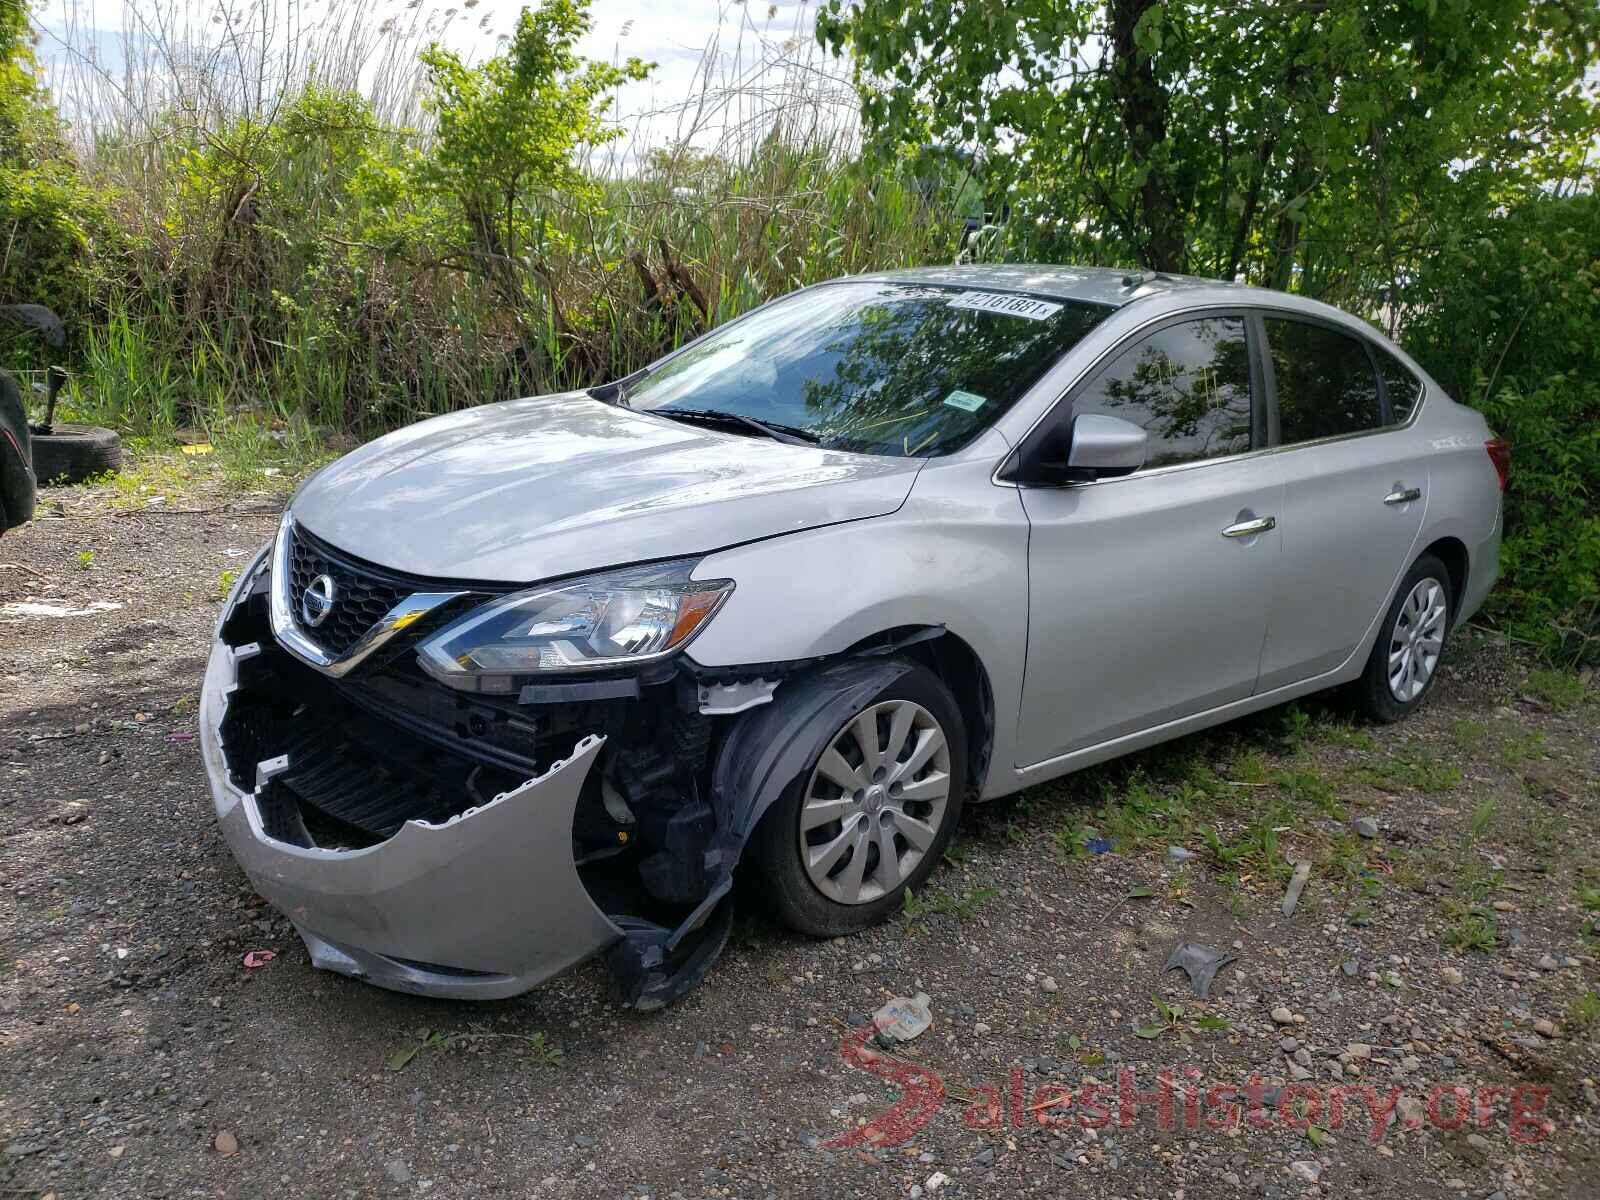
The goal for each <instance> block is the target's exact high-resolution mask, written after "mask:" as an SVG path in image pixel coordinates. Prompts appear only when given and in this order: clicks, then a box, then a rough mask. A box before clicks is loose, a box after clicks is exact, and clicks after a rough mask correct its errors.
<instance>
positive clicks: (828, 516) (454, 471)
mask: <svg viewBox="0 0 1600 1200" xmlns="http://www.w3.org/2000/svg"><path fill="white" fill-rule="evenodd" d="M920 466H921V460H919V459H909V458H891V457H885V456H880V455H865V454H846V453H842V452H840V451H836V450H823V449H818V448H814V447H811V446H791V445H786V444H784V443H781V442H776V441H767V440H765V439H760V438H750V437H745V436H742V435H738V434H728V433H723V432H721V431H719V430H715V429H707V428H705V427H702V426H695V425H686V424H682V423H679V422H676V421H672V420H669V419H667V418H665V417H655V416H648V415H646V414H644V413H642V412H633V411H631V410H629V409H626V408H620V407H617V406H615V405H611V404H605V403H602V402H601V401H599V400H595V399H593V398H592V397H590V396H588V395H586V394H584V393H581V392H579V393H572V394H565V395H557V396H542V397H535V398H532V399H527V400H513V401H509V402H507V403H504V404H491V405H485V406H483V407H481V408H471V409H466V410H464V411H462V412H458V413H452V414H450V415H449V416H444V417H437V418H435V419H433V420H430V421H423V422H421V423H419V424H416V425H411V426H408V427H407V428H405V429H401V430H398V431H396V432H394V433H391V434H389V435H387V436H386V437H382V438H379V439H378V440H377V441H375V442H372V443H370V444H368V445H366V446H363V447H362V448H361V449H359V450H357V451H355V452H354V453H352V454H349V455H346V456H345V457H344V458H342V459H340V460H339V461H338V462H336V463H334V464H332V465H331V466H329V467H325V468H324V469H323V470H322V471H320V472H318V473H317V474H316V475H315V476H313V477H312V478H311V479H310V480H308V481H307V482H306V483H305V484H304V485H303V486H302V487H301V489H300V491H299V492H298V493H297V494H296V496H295V498H294V500H293V501H292V503H291V510H292V511H293V513H294V516H295V520H296V521H298V522H299V523H300V524H302V525H304V526H305V527H306V528H307V529H309V530H310V531H311V532H312V533H314V534H315V535H317V536H318V537H320V538H322V539H323V540H324V541H327V542H329V543H330V544H332V545H334V546H336V547H338V548H340V549H342V550H345V551H346V552H348V553H350V554H353V555H356V556H357V557H359V558H364V559H366V560H368V561H369V562H374V563H377V564H379V565H381V566H386V567H390V568H392V569H394V570H397V571H404V572H407V573H409V574H414V575H428V576H437V577H441V578H448V579H459V580H483V581H495V582H511V583H531V582H534V581H537V580H541V579H549V578H553V577H555V576H559V575H570V574H573V573H575V572H579V571H589V570H595V569H598V568H601V567H607V566H615V565H620V564H625V563H633V562H643V561H648V560H651V559H663V558H676V557H681V556H687V555H692V554H698V553H702V552H705V551H709V550H716V549H720V548H722V547H724V546H732V545H737V544H738V543H741V542H749V541H754V540H757V539H759V538H768V537H773V536H775V535H777V534H782V533H794V532H796V531H798V530H802V529H812V528H815V527H817V526H819V525H831V524H835V523H837V522H840V521H854V520H859V519H861V518H863V517H874V516H880V515H883V514H885V513H891V512H893V511H894V510H895V509H897V508H899V507H900V505H901V504H903V503H904V502H905V498H906V495H907V493H909V491H910V490H911V484H912V481H913V480H915V478H916V475H917V470H918V468H919V467H920Z"/></svg>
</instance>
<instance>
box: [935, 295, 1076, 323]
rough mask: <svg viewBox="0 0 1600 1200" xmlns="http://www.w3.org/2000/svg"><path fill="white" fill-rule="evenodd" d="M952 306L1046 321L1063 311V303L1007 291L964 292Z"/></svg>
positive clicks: (955, 299) (956, 298)
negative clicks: (1052, 302) (1012, 293)
mask: <svg viewBox="0 0 1600 1200" xmlns="http://www.w3.org/2000/svg"><path fill="white" fill-rule="evenodd" d="M950 307H951V308H975V309H978V310H979V311H980V312H997V313H1005V314H1006V315H1007V316H1008V317H1026V318H1028V320H1030V321H1046V320H1049V319H1050V318H1051V317H1053V316H1055V315H1056V314H1057V313H1058V312H1060V311H1061V305H1059V304H1051V303H1050V302H1049V301H1047V300H1035V299H1034V298H1033V297H1032V296H1014V295H1008V294H1007V293H1005V292H962V293H961V294H960V295H959V296H957V297H955V298H954V299H953V300H951V301H950Z"/></svg>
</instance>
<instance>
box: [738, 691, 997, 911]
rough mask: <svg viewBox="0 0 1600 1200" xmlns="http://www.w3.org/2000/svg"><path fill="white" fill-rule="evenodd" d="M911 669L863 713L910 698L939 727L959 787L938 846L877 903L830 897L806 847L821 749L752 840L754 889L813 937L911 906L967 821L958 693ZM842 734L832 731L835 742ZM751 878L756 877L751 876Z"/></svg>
mask: <svg viewBox="0 0 1600 1200" xmlns="http://www.w3.org/2000/svg"><path fill="white" fill-rule="evenodd" d="M906 665H907V666H908V668H909V669H908V671H907V672H906V674H904V675H902V676H901V677H900V678H899V679H897V680H895V681H894V682H893V683H891V684H889V685H888V686H887V687H885V688H884V689H883V690H882V691H880V692H879V693H878V694H877V695H875V696H873V697H872V699H871V700H869V701H868V702H867V703H865V704H863V705H862V706H861V708H860V709H859V710H858V712H865V711H866V710H867V709H869V708H871V707H873V706H874V705H878V704H883V703H885V702H887V701H891V700H909V701H912V702H913V703H915V704H917V705H920V706H921V707H922V708H923V709H925V710H926V711H927V712H928V714H930V715H931V716H932V718H933V719H934V721H935V722H937V724H938V726H939V727H940V730H941V731H942V732H943V734H944V737H945V743H946V746H947V747H948V753H949V770H950V785H951V786H950V791H949V795H948V797H947V799H946V800H945V806H944V814H943V818H942V820H940V822H939V824H938V826H937V828H936V831H935V837H934V839H933V841H932V843H931V845H930V846H929V848H928V849H927V850H926V851H924V852H923V853H922V857H921V859H920V861H918V862H917V863H916V865H915V866H914V867H913V868H912V870H911V871H910V872H909V873H908V874H907V876H906V877H905V878H904V879H903V880H901V882H900V883H899V885H898V886H896V887H894V888H892V889H890V890H888V891H886V892H885V893H884V894H883V895H881V896H879V897H878V898H876V899H874V900H870V901H867V902H865V903H858V904H844V903H840V902H839V901H837V900H834V899H832V898H830V897H828V896H826V895H824V894H823V893H822V892H821V891H820V890H819V889H818V886H817V885H816V884H815V883H813V882H812V881H811V878H810V876H809V875H808V874H807V873H806V867H805V864H804V862H802V860H801V852H800V846H799V836H800V835H799V826H800V810H801V806H802V804H803V802H804V799H805V797H806V794H807V789H808V788H809V786H810V783H811V778H812V774H813V772H814V771H815V770H816V766H817V761H818V760H819V759H820V758H821V756H822V753H823V751H819V752H818V755H817V756H816V758H814V759H813V760H812V761H811V762H810V763H809V764H807V767H806V769H805V771H804V772H802V773H801V775H800V777H799V778H798V779H796V781H795V782H794V783H793V784H792V785H791V786H790V787H789V788H788V789H787V790H785V792H784V793H783V795H782V796H781V797H780V798H779V799H778V800H777V801H776V802H775V803H774V804H773V805H772V807H771V808H770V809H768V810H767V812H766V814H765V816H763V817H762V820H761V824H760V825H759V826H758V827H757V828H756V831H755V834H754V836H753V837H752V838H751V840H750V845H749V847H748V855H747V857H748V858H749V860H750V861H751V863H752V865H754V866H755V867H756V869H757V871H756V874H755V878H754V880H753V885H754V889H755V890H757V891H759V892H760V893H762V895H763V898H764V899H765V900H766V901H767V903H768V904H769V905H770V907H771V908H772V910H773V912H774V913H775V915H776V916H777V917H778V918H779V919H780V920H782V921H783V922H784V923H785V924H786V925H788V926H790V927H791V928H793V929H796V930H798V931H799V932H801V933H806V934H810V935H811V936H813V937H836V936H838V935H840V934H846V933H856V932H859V931H860V930H862V929H866V928H868V927H870V926H872V925H876V924H878V923H879V922H881V921H883V920H885V919H886V918H888V917H890V916H892V915H893V914H894V913H896V912H899V911H900V909H901V907H902V906H903V905H904V903H905V893H906V891H907V890H911V891H915V890H917V889H918V888H920V887H921V885H922V882H923V880H925V879H926V878H927V877H928V875H929V874H930V873H931V872H932V871H933V869H934V868H935V867H936V866H938V865H939V860H940V859H941V858H943V857H944V851H945V847H946V846H947V845H949V843H950V838H951V837H952V836H953V835H954V833H955V828H956V823H957V822H958V821H959V820H960V818H961V802H962V798H963V796H964V794H965V792H966V777H967V776H966V770H967V735H966V724H965V722H964V721H963V720H962V717H961V709H960V707H959V706H958V705H957V704H956V701H955V697H954V696H952V695H951V694H950V689H949V688H947V687H946V686H945V685H944V682H943V680H941V679H940V678H939V677H938V676H937V675H935V674H934V673H933V672H932V671H930V670H928V669H927V668H925V667H922V666H920V665H916V664H909V663H908V664H906ZM853 715H854V714H853ZM841 732H842V731H841ZM835 736H837V735H836V734H830V736H829V743H828V744H829V745H831V744H832V742H833V739H834V737H835ZM825 750H826V747H824V751H825ZM851 853H854V851H852V852H851ZM871 853H872V854H874V855H876V854H877V853H878V850H877V849H876V848H873V849H872V851H871ZM746 874H747V876H748V875H749V873H748V872H747V873H746Z"/></svg>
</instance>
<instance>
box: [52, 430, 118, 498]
mask: <svg viewBox="0 0 1600 1200" xmlns="http://www.w3.org/2000/svg"><path fill="white" fill-rule="evenodd" d="M49 428H50V432H48V433H45V432H43V431H42V429H41V428H35V429H34V431H33V475H34V478H35V479H37V480H38V481H39V485H40V486H41V487H44V486H47V485H49V484H68V483H82V482H83V481H84V480H86V479H93V478H94V477H95V476H97V475H104V474H105V473H106V472H107V471H116V470H118V469H120V468H121V466H122V439H121V438H119V437H118V436H117V435H116V434H115V433H113V432H112V431H111V430H109V429H102V428H101V427H100V426H98V425H68V424H65V423H63V422H60V421H57V422H56V423H55V424H53V425H51V426H50V427H49Z"/></svg>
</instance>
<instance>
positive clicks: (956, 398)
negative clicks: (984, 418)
mask: <svg viewBox="0 0 1600 1200" xmlns="http://www.w3.org/2000/svg"><path fill="white" fill-rule="evenodd" d="M944 402H945V403H946V404H948V405H949V406H950V407H951V408H959V409H960V410H961V411H962V412H969V413H974V412H977V411H978V410H979V409H980V408H982V407H983V406H984V405H985V404H987V403H989V401H988V400H987V399H986V398H984V397H983V396H980V395H978V394H977V393H976V392H963V391H962V390H961V389H960V388H957V389H956V390H955V391H953V392H951V393H950V394H949V395H948V396H946V397H945V398H944Z"/></svg>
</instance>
